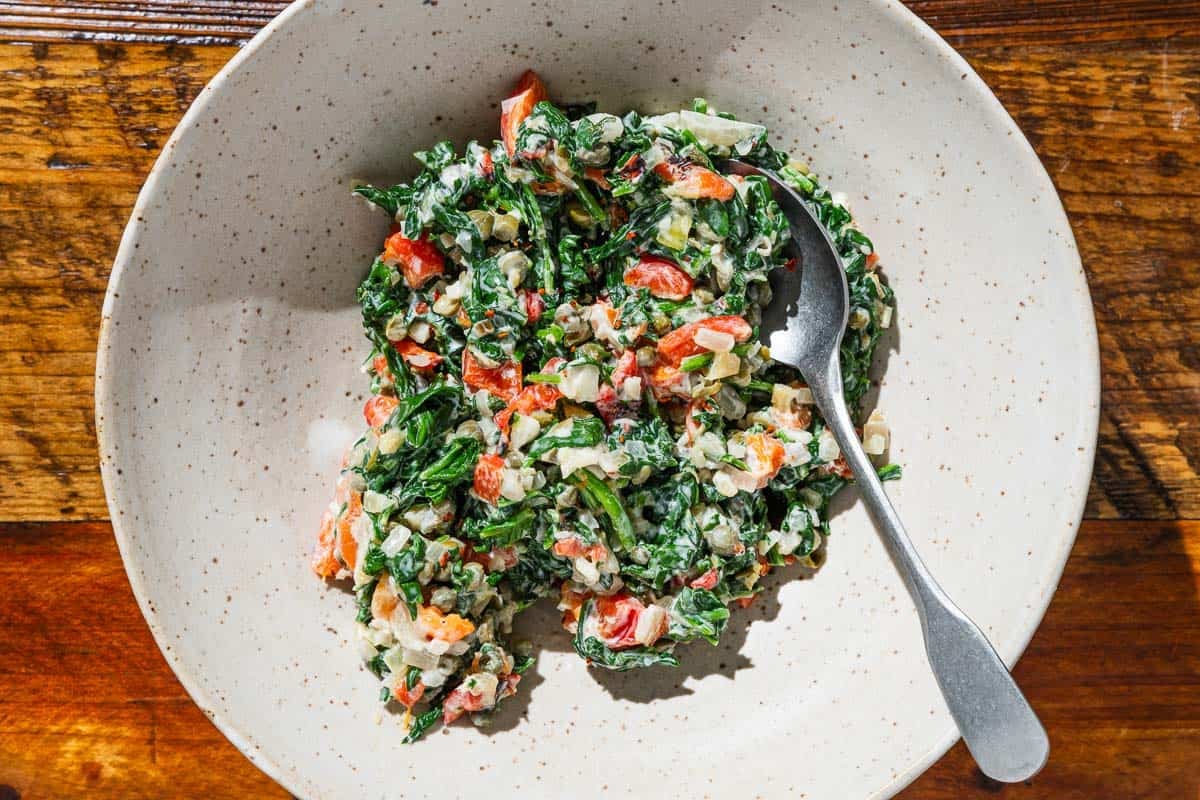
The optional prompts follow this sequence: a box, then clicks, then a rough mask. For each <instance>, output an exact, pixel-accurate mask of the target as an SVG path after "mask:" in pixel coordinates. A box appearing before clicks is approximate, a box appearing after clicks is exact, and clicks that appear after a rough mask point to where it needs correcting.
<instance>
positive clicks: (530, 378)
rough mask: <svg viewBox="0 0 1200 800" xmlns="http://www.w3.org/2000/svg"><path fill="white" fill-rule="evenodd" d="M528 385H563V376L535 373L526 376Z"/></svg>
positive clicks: (552, 373)
mask: <svg viewBox="0 0 1200 800" xmlns="http://www.w3.org/2000/svg"><path fill="white" fill-rule="evenodd" d="M525 382H526V383H562V375H559V374H558V373H555V372H551V373H541V372H535V373H533V374H532V375H526V376H525Z"/></svg>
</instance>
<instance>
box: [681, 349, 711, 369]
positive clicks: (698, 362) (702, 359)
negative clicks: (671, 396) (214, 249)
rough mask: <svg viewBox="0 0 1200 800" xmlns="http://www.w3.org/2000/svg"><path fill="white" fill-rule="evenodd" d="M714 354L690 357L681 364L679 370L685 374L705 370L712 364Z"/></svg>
mask: <svg viewBox="0 0 1200 800" xmlns="http://www.w3.org/2000/svg"><path fill="white" fill-rule="evenodd" d="M712 360H713V354H712V353H701V354H699V355H695V356H688V357H687V358H685V359H684V360H683V361H681V362H679V369H680V370H681V371H683V372H695V371H696V370H698V369H704V368H705V367H707V366H708V365H709V364H711V363H712Z"/></svg>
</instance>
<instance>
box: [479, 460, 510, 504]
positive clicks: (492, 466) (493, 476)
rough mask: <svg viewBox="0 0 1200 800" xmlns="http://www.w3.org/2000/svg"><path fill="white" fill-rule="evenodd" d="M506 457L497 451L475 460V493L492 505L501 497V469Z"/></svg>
mask: <svg viewBox="0 0 1200 800" xmlns="http://www.w3.org/2000/svg"><path fill="white" fill-rule="evenodd" d="M503 468H504V459H503V458H501V457H500V456H498V455H496V454H495V453H484V454H483V455H481V456H480V457H479V460H478V461H477V462H475V494H477V495H479V497H480V499H481V500H484V501H486V502H488V503H491V504H492V505H495V504H496V501H497V500H499V499H500V470H502V469H503Z"/></svg>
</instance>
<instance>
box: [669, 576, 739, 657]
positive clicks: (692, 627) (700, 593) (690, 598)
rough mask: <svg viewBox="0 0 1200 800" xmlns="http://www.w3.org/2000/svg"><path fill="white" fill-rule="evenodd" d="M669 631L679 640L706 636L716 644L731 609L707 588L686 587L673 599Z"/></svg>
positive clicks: (683, 640)
mask: <svg viewBox="0 0 1200 800" xmlns="http://www.w3.org/2000/svg"><path fill="white" fill-rule="evenodd" d="M669 617H670V626H669V627H668V629H667V635H668V636H670V637H671V638H672V639H674V640H675V641H677V642H690V641H692V640H693V639H697V638H702V639H704V640H706V641H708V642H709V643H711V644H716V643H717V640H718V639H719V638H720V636H721V631H722V630H724V629H725V623H726V622H728V621H729V609H728V608H726V607H725V604H724V603H722V602H721V601H720V599H718V598H717V596H716V595H715V594H713V593H712V592H710V591H709V590H707V589H692V588H690V587H687V586H685V587H683V588H682V589H680V590H679V594H677V595H675V599H674V600H673V601H672V602H671V609H670V615H669Z"/></svg>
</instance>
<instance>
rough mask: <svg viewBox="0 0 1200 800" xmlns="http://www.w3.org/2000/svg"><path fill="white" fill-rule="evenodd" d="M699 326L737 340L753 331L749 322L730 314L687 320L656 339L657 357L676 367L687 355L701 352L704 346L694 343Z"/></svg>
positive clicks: (739, 340) (742, 340)
mask: <svg viewBox="0 0 1200 800" xmlns="http://www.w3.org/2000/svg"><path fill="white" fill-rule="evenodd" d="M701 328H707V329H709V330H713V331H720V332H721V333H728V334H730V335H731V336H733V338H734V339H735V340H736V341H738V342H744V341H746V340H747V339H749V338H750V334H751V333H753V332H754V329H753V328H751V327H750V323H749V322H746V320H744V319H742V318H741V317H735V316H732V315H730V316H724V317H709V318H708V319H702V320H700V321H699V322H689V323H688V324H686V325H682V326H680V327H678V328H676V329H675V330H673V331H671V332H670V333H668V334H667V335H666V336H664V337H662V338H661V339H659V340H658V357H659V358H660V359H662V361H663V362H665V363H667V364H669V365H670V366H672V367H678V366H679V362H681V361H683V360H684V359H685V358H687V357H688V356H694V355H696V354H697V353H703V352H704V348H703V347H701V346H700V345H698V344H696V331H698V330H700V329H701Z"/></svg>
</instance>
